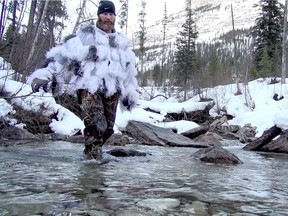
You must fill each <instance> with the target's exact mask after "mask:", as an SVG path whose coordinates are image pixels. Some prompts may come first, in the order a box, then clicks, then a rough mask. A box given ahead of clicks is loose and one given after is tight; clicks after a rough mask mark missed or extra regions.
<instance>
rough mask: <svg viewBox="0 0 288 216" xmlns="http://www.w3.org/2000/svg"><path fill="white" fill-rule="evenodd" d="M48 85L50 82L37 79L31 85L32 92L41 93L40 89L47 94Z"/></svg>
mask: <svg viewBox="0 0 288 216" xmlns="http://www.w3.org/2000/svg"><path fill="white" fill-rule="evenodd" d="M48 83H49V80H44V79H39V78H35V79H33V81H32V83H31V87H32V91H33V92H39V89H40V88H43V90H44V91H45V92H48V90H49V88H48Z"/></svg>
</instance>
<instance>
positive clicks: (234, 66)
mask: <svg viewBox="0 0 288 216" xmlns="http://www.w3.org/2000/svg"><path fill="white" fill-rule="evenodd" d="M231 17H232V31H233V44H234V57H233V68H234V71H235V76H236V86H237V92H236V95H239V94H241V90H240V86H239V74H238V69H237V67H236V62H237V61H236V51H237V50H236V36H235V23H234V13H233V6H232V4H231Z"/></svg>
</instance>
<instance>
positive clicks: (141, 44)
mask: <svg viewBox="0 0 288 216" xmlns="http://www.w3.org/2000/svg"><path fill="white" fill-rule="evenodd" d="M145 8H146V2H145V0H142V2H141V11H140V13H139V24H140V31H139V32H138V33H139V52H140V64H141V69H140V70H141V73H144V56H145V51H146V48H145V41H146V26H145V23H146V19H145V18H146V12H145Z"/></svg>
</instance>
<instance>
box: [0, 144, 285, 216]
mask: <svg viewBox="0 0 288 216" xmlns="http://www.w3.org/2000/svg"><path fill="white" fill-rule="evenodd" d="M129 147H130V148H134V149H137V150H140V151H145V152H147V153H151V154H152V155H150V156H147V157H131V158H119V159H118V162H110V163H108V164H105V165H98V164H97V163H95V162H93V161H85V160H83V158H82V156H83V154H82V150H83V146H82V145H78V144H71V143H67V142H49V143H34V144H29V145H27V144H26V145H23V146H15V147H3V146H0V215H1V216H2V215H36V214H41V215H61V213H63V214H64V213H65V212H66V213H67V214H70V215H81V214H82V215H83V214H84V213H89V214H91V215H93V214H94V215H167V214H170V215H232V214H235V213H244V215H245V214H246V215H247V214H249V213H250V214H254V215H288V211H287V210H286V205H287V203H288V181H287V178H288V171H287V170H288V169H287V168H288V157H287V156H286V155H277V154H259V153H255V152H247V151H243V150H242V149H241V146H234V147H233V146H231V147H227V149H228V150H229V151H231V152H233V153H234V154H236V155H237V156H238V157H239V158H240V159H241V160H242V161H243V162H244V164H242V165H238V166H233V165H232V166H231V165H215V164H206V163H200V162H195V161H193V160H191V157H190V156H191V155H192V153H194V152H195V151H196V150H197V149H193V148H163V147H155V146H154V147H153V146H152V147H151V146H136V145H134V146H129ZM143 209H145V211H143Z"/></svg>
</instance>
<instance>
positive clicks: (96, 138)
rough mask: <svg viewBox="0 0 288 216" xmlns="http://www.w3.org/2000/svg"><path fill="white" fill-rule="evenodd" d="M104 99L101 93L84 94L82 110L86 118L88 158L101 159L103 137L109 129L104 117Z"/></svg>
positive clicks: (85, 134)
mask: <svg viewBox="0 0 288 216" xmlns="http://www.w3.org/2000/svg"><path fill="white" fill-rule="evenodd" d="M102 100H103V98H102V96H101V95H100V94H99V93H95V94H90V93H89V92H87V91H84V92H82V109H83V116H84V118H83V119H84V124H85V129H84V136H85V150H84V153H85V154H86V155H87V157H88V158H95V159H101V157H102V155H101V147H102V145H103V135H104V132H105V130H106V129H107V121H106V118H105V115H104V104H103V101H102Z"/></svg>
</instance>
